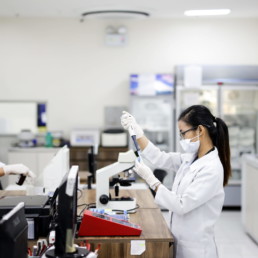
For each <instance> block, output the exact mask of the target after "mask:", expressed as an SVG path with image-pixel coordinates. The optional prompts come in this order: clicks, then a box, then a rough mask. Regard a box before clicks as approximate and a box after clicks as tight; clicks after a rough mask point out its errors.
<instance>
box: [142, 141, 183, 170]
mask: <svg viewBox="0 0 258 258" xmlns="http://www.w3.org/2000/svg"><path fill="white" fill-rule="evenodd" d="M141 155H142V157H143V158H144V159H145V160H147V161H148V162H149V163H150V164H151V165H152V166H153V167H155V168H161V169H164V170H168V171H170V170H171V171H175V172H176V171H177V170H178V169H179V167H180V166H181V164H182V158H181V153H179V152H164V151H161V150H160V149H159V148H158V147H156V146H155V145H154V144H153V143H152V142H151V141H148V144H147V146H146V147H145V148H144V150H143V151H142V152H141Z"/></svg>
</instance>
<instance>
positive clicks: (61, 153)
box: [37, 146, 70, 193]
mask: <svg viewBox="0 0 258 258" xmlns="http://www.w3.org/2000/svg"><path fill="white" fill-rule="evenodd" d="M69 164H70V150H69V148H68V147H67V146H64V147H62V148H61V149H60V150H58V152H57V153H56V154H55V156H54V157H53V158H52V159H51V160H50V162H49V163H48V165H47V166H46V167H45V168H44V170H43V172H42V173H40V175H39V177H38V178H37V185H41V186H43V187H44V188H45V192H46V193H48V192H53V191H55V190H56V188H57V187H58V185H59V184H60V181H61V180H62V178H63V176H64V175H65V174H66V173H67V172H68V171H69Z"/></svg>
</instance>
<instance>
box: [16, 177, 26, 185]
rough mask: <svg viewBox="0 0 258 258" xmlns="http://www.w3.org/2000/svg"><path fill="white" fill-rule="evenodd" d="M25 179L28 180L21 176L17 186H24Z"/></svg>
mask: <svg viewBox="0 0 258 258" xmlns="http://www.w3.org/2000/svg"><path fill="white" fill-rule="evenodd" d="M25 179H26V176H24V175H20V176H19V178H18V180H17V182H16V184H17V185H23V183H24V181H25Z"/></svg>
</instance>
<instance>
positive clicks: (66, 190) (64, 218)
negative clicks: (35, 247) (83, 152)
mask: <svg viewBox="0 0 258 258" xmlns="http://www.w3.org/2000/svg"><path fill="white" fill-rule="evenodd" d="M78 170H79V167H78V166H72V167H71V169H70V171H69V172H68V173H67V174H66V175H65V176H64V177H63V180H62V182H61V184H60V186H59V188H58V207H57V221H56V222H57V223H56V240H55V248H54V249H53V250H49V251H47V252H46V257H51V258H52V257H62V258H66V257H69V258H71V257H86V255H87V254H88V251H87V250H86V249H79V248H75V246H74V237H75V233H76V230H77V227H76V226H77V187H78ZM83 255H85V256H83Z"/></svg>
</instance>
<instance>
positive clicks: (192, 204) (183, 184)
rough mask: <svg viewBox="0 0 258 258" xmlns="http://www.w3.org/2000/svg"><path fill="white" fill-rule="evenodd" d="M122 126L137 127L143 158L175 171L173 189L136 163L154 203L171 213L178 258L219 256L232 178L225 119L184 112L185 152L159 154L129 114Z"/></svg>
mask: <svg viewBox="0 0 258 258" xmlns="http://www.w3.org/2000/svg"><path fill="white" fill-rule="evenodd" d="M121 124H122V126H123V127H124V128H125V129H128V128H129V126H133V127H134V130H135V132H136V138H137V142H138V144H139V146H140V148H141V154H142V157H143V158H144V159H146V160H148V162H150V163H151V164H152V165H153V167H155V168H161V169H164V170H167V171H175V172H176V176H175V179H174V182H173V186H172V190H169V189H167V188H166V187H165V186H164V185H163V184H161V182H160V181H159V180H158V179H157V178H156V177H155V176H154V175H153V172H152V170H151V169H150V168H149V167H148V166H146V165H145V164H144V163H143V162H142V161H141V162H138V161H136V164H135V171H136V173H137V174H138V175H140V176H141V177H142V178H143V179H145V181H146V182H147V183H148V184H149V186H150V187H151V188H152V189H153V190H155V191H156V196H155V202H156V203H157V204H159V205H160V206H163V207H165V208H167V209H168V210H169V211H170V212H171V221H170V226H171V231H172V233H173V235H174V238H175V253H176V258H217V257H218V253H217V248H216V243H215V239H214V225H215V223H216V221H217V220H218V218H219V216H220V214H221V210H222V206H223V203H224V188H223V186H225V185H226V184H227V182H228V179H229V176H230V175H231V166H230V148H229V137H228V128H227V126H226V124H225V123H224V121H223V120H222V119H220V118H216V117H214V116H213V115H212V114H211V112H210V110H209V109H208V108H207V107H205V106H202V105H194V106H191V107H189V108H187V109H186V110H184V111H183V112H182V113H181V115H180V116H179V118H178V127H179V131H180V135H179V136H180V144H181V147H182V149H183V150H184V152H185V153H183V154H181V153H172V152H171V153H165V152H163V151H160V150H159V149H158V148H157V147H156V146H154V144H153V143H151V142H150V141H149V140H148V139H147V137H146V136H144V133H143V130H142V129H141V127H140V126H139V125H138V124H137V122H136V121H135V119H134V117H133V116H132V115H130V114H129V113H127V112H125V111H124V112H123V115H122V117H121Z"/></svg>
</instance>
